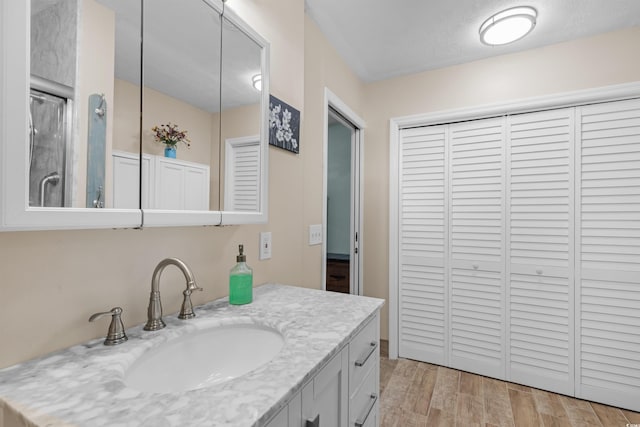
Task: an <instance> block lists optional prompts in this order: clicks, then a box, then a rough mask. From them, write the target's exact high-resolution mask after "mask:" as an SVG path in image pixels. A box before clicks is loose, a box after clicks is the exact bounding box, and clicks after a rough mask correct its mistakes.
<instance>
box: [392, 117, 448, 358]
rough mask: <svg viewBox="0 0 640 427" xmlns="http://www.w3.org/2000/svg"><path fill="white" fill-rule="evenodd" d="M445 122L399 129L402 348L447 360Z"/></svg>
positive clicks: (415, 355)
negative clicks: (443, 123)
mask: <svg viewBox="0 0 640 427" xmlns="http://www.w3.org/2000/svg"><path fill="white" fill-rule="evenodd" d="M446 129H447V127H446V126H431V127H424V128H418V129H407V130H403V131H402V133H401V136H400V138H401V146H400V162H399V184H400V185H399V187H400V188H399V190H400V194H399V212H398V217H399V228H400V229H399V260H398V261H399V262H398V266H399V267H398V274H399V289H398V304H399V324H398V326H399V348H398V351H399V354H400V356H401V357H407V358H412V359H417V360H422V361H425V362H431V363H438V364H445V361H446V343H447V334H446V322H445V319H446V318H445V307H446V306H447V299H446V288H445V284H446V282H447V277H446V264H445V254H446V239H445V236H446V225H447V224H446V222H447V221H446V218H447V212H446V203H445V200H446V199H445V194H446V186H447V182H446V174H445V171H446V158H445V155H446V134H447V130H446Z"/></svg>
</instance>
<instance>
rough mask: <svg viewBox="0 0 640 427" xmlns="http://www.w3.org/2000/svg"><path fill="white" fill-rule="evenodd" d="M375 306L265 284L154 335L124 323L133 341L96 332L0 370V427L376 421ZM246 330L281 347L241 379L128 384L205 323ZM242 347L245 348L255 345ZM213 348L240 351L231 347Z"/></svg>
mask: <svg viewBox="0 0 640 427" xmlns="http://www.w3.org/2000/svg"><path fill="white" fill-rule="evenodd" d="M382 304H383V300H380V299H375V298H368V297H359V296H353V295H344V294H337V293H333V292H324V291H319V290H312V289H305V288H297V287H291V286H284V285H277V284H267V285H262V286H260V287H257V288H255V290H254V301H253V302H252V303H251V304H247V305H242V306H232V305H230V304H229V303H228V300H227V298H223V299H220V300H216V301H213V302H210V303H208V304H205V305H203V306H200V307H196V308H195V312H196V314H197V317H196V318H194V319H190V320H179V319H177V317H176V315H175V314H170V315H165V316H164V321H165V322H166V324H167V327H166V328H164V329H162V330H159V331H154V332H148V331H144V330H142V325H140V326H136V327H133V328H130V329H128V330H127V331H126V333H127V335H128V337H129V340H128V341H127V342H125V343H123V344H120V345H117V346H105V345H103V344H102V343H103V340H104V338H100V339H96V340H93V341H90V342H88V343H85V344H81V345H77V346H74V347H71V348H69V349H66V350H63V351H60V352H57V353H53V354H51V355H47V356H44V357H41V358H38V359H35V360H31V361H28V362H24V363H21V364H19V365H15V366H12V367H9V368H5V369H2V370H0V421H2V420H4V423H5V424H3V425H5V426H6V427H9V426H11V427H13V425H14V424H15V425H17V426H34V425H35V426H44V425H46V426H90V427H94V426H109V427H115V426H153V427H160V426H219V425H224V426H237V427H248V426H269V427H285V426H286V427H293V426H296V427H298V426H302V427H318V426H322V427H336V426H347V425H349V426H359V427H362V426H375V425H378V418H379V416H378V406H379V405H378V402H377V400H378V389H379V347H378V343H379V314H378V313H379V310H380V308H381V307H382ZM126 314H127V313H126V312H125V313H124V316H126ZM242 325H253V326H255V327H259V328H263V329H266V330H270V331H275V333H277V334H279V335H280V336H281V337H282V340H283V343H282V348H281V350H280V351H279V352H278V353H277V354H276V355H275V356H273V357H272V358H271V360H270V361H268V362H266V363H265V364H263V365H262V366H260V367H258V368H256V369H254V370H252V371H250V372H248V373H246V374H244V375H241V376H238V377H236V378H233V379H227V380H222V381H220V382H218V383H215V384H211V385H204V386H200V387H195V388H194V389H189V390H186V391H185V390H180V391H162V392H149V391H141V390H139V389H137V388H135V387H131V386H128V385H127V382H126V377H127V373H128V372H129V370H130V368H131V367H132V366H133V365H135V363H136V361H138V360H140V358H141V357H145V355H148V354H149V352H153V351H155V350H157V348H159V347H161V346H163V345H167V344H171V343H172V342H181V341H177V340H181V339H183V338H184V337H185V336H189V335H192V334H198V333H202V332H203V331H207V330H210V329H212V328H221V327H227V328H228V327H234V326H242ZM105 326H106V325H105ZM105 332H106V327H105ZM213 348H214V349H215V346H214V347H213ZM238 348H243V349H244V350H242V351H243V352H244V353H245V354H246V348H251V343H249V344H248V347H247V343H246V342H244V343H243V345H241V346H239V347H238ZM215 351H219V352H221V353H226V354H229V353H230V354H233V352H234V351H238V350H236V349H235V348H234V346H233V345H229V344H227V345H226V346H224V348H219V349H215V350H214V352H215ZM254 351H255V352H257V353H259V352H260V348H256V349H254ZM195 356H197V355H194V357H195ZM234 356H235V355H234ZM237 356H238V358H241V357H242V356H243V355H242V354H239V355H237ZM187 365H188V364H187ZM187 367H188V366H168V367H167V369H168V370H170V369H177V370H180V369H182V368H185V369H186V368H187ZM0 424H2V423H0Z"/></svg>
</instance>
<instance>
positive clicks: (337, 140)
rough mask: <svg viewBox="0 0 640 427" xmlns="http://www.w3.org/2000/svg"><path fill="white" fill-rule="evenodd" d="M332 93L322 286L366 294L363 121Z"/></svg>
mask: <svg viewBox="0 0 640 427" xmlns="http://www.w3.org/2000/svg"><path fill="white" fill-rule="evenodd" d="M327 94H328V96H327V104H326V107H327V109H326V129H325V168H324V169H325V170H324V174H325V179H324V192H325V197H324V212H323V223H324V227H323V228H324V230H325V238H324V239H323V241H324V242H325V243H324V249H323V285H324V288H325V290H327V291H333V292H341V293H350V294H356V295H361V294H362V292H363V289H362V282H361V277H362V265H361V256H362V251H361V247H362V244H361V243H362V232H361V223H362V211H361V208H360V207H361V201H362V199H361V197H362V188H361V173H362V128H363V122H362V120H361V119H360V118H359V117H358V116H357V115H355V114H354V113H353V112H352V111H351V110H350V109H349V108H348V107H346V105H345V104H343V103H342V102H341V101H340V100H339V99H337V98H336V97H335V95H332V94H331V93H330V92H329V91H328V90H327Z"/></svg>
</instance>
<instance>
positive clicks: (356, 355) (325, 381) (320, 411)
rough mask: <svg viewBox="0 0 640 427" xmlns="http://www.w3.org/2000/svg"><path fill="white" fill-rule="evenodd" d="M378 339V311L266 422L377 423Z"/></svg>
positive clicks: (301, 426) (317, 426)
mask: <svg viewBox="0 0 640 427" xmlns="http://www.w3.org/2000/svg"><path fill="white" fill-rule="evenodd" d="M379 342H380V318H379V314H376V316H375V317H374V318H373V319H371V320H370V321H369V322H367V323H366V324H365V325H364V327H363V328H362V329H361V330H360V331H359V332H358V333H357V334H356V335H355V336H354V337H353V338H352V339H351V340H350V341H349V343H348V344H347V345H345V346H344V347H342V349H341V350H340V351H339V352H338V353H337V354H336V355H334V356H333V357H332V358H331V360H330V361H329V362H328V363H326V364H325V365H324V366H323V367H322V368H321V369H320V371H318V373H317V374H316V375H314V377H313V378H312V379H311V380H309V381H308V382H307V383H306V384H305V385H304V386H303V387H302V390H300V392H298V393H297V394H296V395H295V396H294V397H293V398H292V399H291V400H289V402H288V404H287V406H285V407H283V408H282V409H281V410H280V412H278V414H277V415H275V416H274V417H273V418H272V419H271V420H270V421H269V422H268V423H267V425H266V426H267V427H347V426H348V427H374V426H378V425H379V404H378V393H379V377H380V348H379Z"/></svg>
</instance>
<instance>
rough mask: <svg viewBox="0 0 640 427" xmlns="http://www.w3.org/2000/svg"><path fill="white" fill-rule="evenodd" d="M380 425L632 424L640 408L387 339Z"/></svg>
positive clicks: (619, 426) (383, 351)
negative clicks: (435, 360) (488, 372)
mask: <svg viewBox="0 0 640 427" xmlns="http://www.w3.org/2000/svg"><path fill="white" fill-rule="evenodd" d="M380 347H381V355H380V356H381V357H380V418H381V422H380V426H381V427H422V426H428V427H438V426H443V427H444V426H456V427H458V426H459V427H463V426H464V427H468V426H483V427H494V426H512V427H529V426H531V427H539V426H542V427H556V426H557V427H578V426H580V427H583V426H598V427H609V426H612V427H614V426H615V427H626V426H627V425H628V424H631V425H633V424H639V425H640V413H637V412H631V411H625V410H622V409H618V408H614V407H611V406H605V405H600V404H598V403H592V402H587V401H584V400H580V399H573V398H570V397H567V396H562V395H559V394H555V393H550V392H547V391H544V390H538V389H534V388H531V387H525V386H521V385H518V384H512V383H507V382H504V381H498V380H494V379H492V378H487V377H482V376H479V375H474V374H470V373H467V372H461V371H457V370H455V369H449V368H445V367H442V366H436V365H431V364H428V363H422V362H416V361H413V360H407V359H398V360H389V358H388V342H386V341H382V342H381V346H380Z"/></svg>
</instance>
